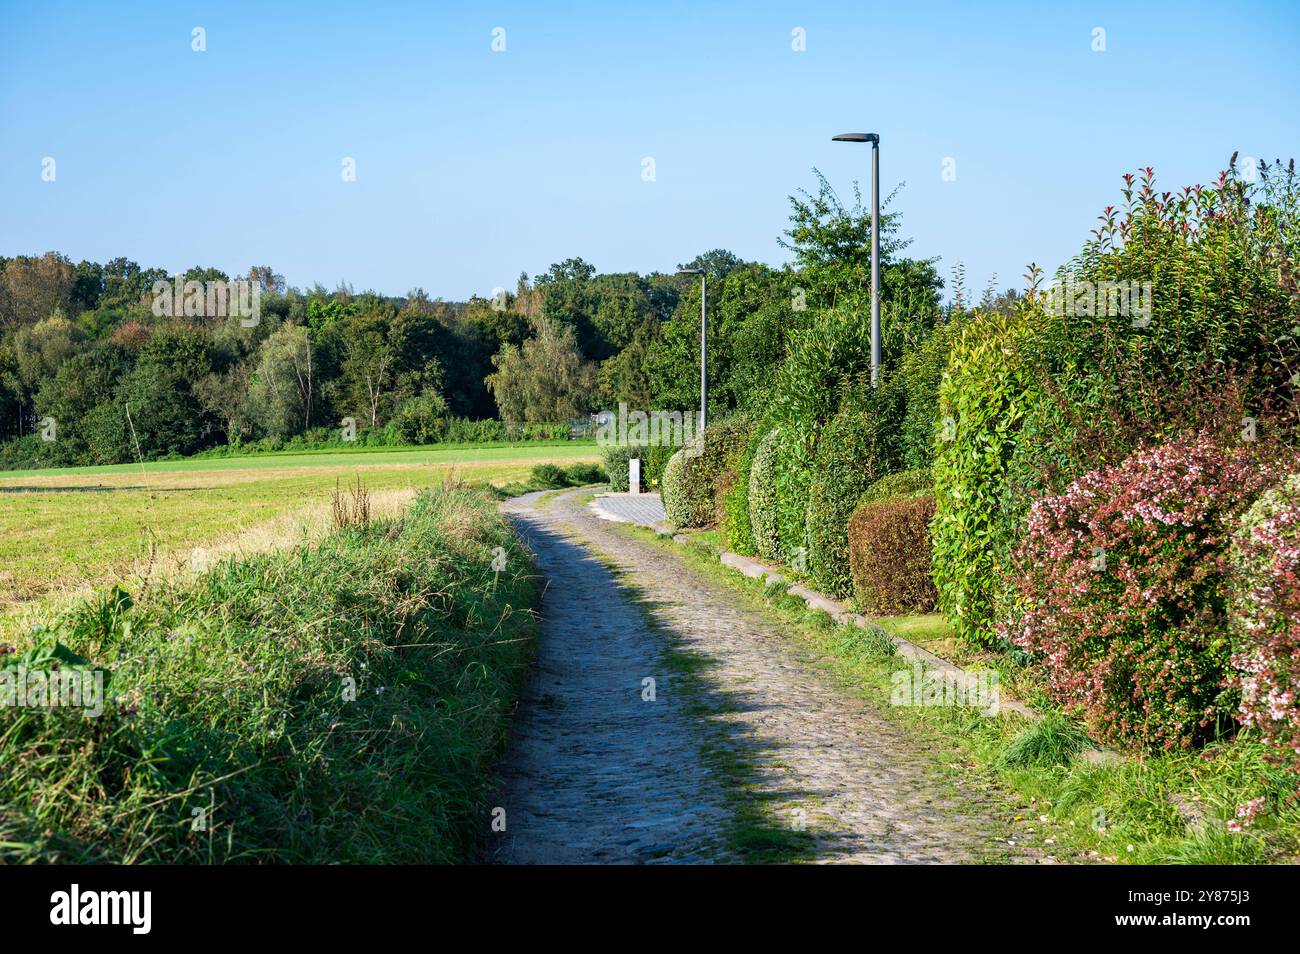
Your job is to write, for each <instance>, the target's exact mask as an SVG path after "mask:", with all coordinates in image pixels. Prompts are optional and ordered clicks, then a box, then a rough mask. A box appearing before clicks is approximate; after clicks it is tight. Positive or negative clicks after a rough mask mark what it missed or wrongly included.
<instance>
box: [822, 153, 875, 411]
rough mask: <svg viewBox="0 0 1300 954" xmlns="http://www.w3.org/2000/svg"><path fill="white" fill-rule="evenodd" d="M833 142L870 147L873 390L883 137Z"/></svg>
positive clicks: (873, 380)
mask: <svg viewBox="0 0 1300 954" xmlns="http://www.w3.org/2000/svg"><path fill="white" fill-rule="evenodd" d="M831 138H832V141H833V142H869V143H871V386H872V387H873V388H874V387H875V386H876V383H877V381H878V380H879V377H880V136H879V134H877V133H840V134H839V135H838V136H833V137H831Z"/></svg>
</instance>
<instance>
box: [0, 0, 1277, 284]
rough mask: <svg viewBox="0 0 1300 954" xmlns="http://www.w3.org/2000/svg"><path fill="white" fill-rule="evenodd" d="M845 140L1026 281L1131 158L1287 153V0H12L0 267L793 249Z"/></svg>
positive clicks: (853, 159) (961, 256)
mask: <svg viewBox="0 0 1300 954" xmlns="http://www.w3.org/2000/svg"><path fill="white" fill-rule="evenodd" d="M195 27H202V28H203V29H204V30H205V31H206V46H207V49H206V51H205V52H195V51H194V50H192V48H191V47H192V31H193V29H194V28H195ZM497 27H500V28H503V29H504V31H505V33H504V39H505V50H504V51H503V52H494V51H493V49H492V44H493V29H494V28H497ZM1098 27H1100V28H1102V29H1104V31H1105V50H1104V52H1095V51H1094V49H1093V46H1094V43H1095V41H1094V28H1098ZM796 28H802V30H803V31H805V33H804V35H805V36H806V50H804V51H803V52H796V51H795V50H794V49H792V45H793V40H792V31H794V30H795V29H796ZM846 131H876V132H879V133H880V134H881V137H882V146H881V156H882V181H883V186H884V188H885V189H886V190H888V189H889V188H891V187H892V186H893V185H896V184H898V183H899V182H902V181H905V182H906V186H905V188H904V189H903V190H902V192H901V193H900V195H899V198H898V199H897V202H896V206H895V207H896V208H897V209H898V210H899V211H901V212H902V214H903V233H904V234H905V235H908V236H910V237H912V238H913V239H914V240H915V244H914V245H913V247H912V250H911V251H912V253H913V254H917V255H925V256H940V257H941V259H942V261H941V263H940V266H939V267H940V270H941V273H942V274H944V275H945V277H946V276H947V275H948V272H949V269H950V268H951V266H952V265H953V264H954V263H956V262H958V261H962V262H964V263H965V264H966V266H967V271H968V282H969V284H970V285H971V287H972V288H973V289H976V290H977V289H978V288H980V287H982V286H983V284H984V283H985V281H987V279H988V278H989V276H990V275H991V274H992V273H995V272H996V273H997V274H998V275H999V277H1000V280H999V285H1017V286H1018V285H1020V284H1021V281H1020V275H1021V274H1022V272H1023V271H1024V265H1025V264H1026V263H1027V262H1029V261H1031V260H1033V261H1037V262H1038V263H1039V264H1041V265H1044V266H1046V267H1048V268H1052V267H1055V265H1057V264H1059V263H1060V262H1061V261H1063V260H1065V259H1067V258H1069V256H1070V255H1071V254H1072V253H1073V252H1074V251H1075V250H1076V249H1077V248H1078V246H1079V245H1080V244H1081V242H1082V240H1083V239H1084V238H1085V237H1086V234H1087V231H1088V229H1090V228H1091V227H1092V226H1093V224H1094V221H1093V219H1094V216H1095V215H1096V214H1097V213H1098V212H1099V211H1100V209H1101V208H1102V207H1103V206H1105V205H1106V204H1108V203H1116V202H1118V199H1119V186H1120V175H1121V173H1123V172H1125V171H1126V170H1132V169H1135V168H1137V167H1139V166H1142V165H1152V166H1155V167H1156V170H1157V173H1158V176H1159V181H1160V183H1161V184H1162V185H1164V186H1165V187H1167V188H1171V189H1172V188H1175V187H1180V186H1182V185H1187V184H1192V183H1195V182H1206V181H1208V180H1210V179H1212V178H1213V177H1214V176H1215V174H1216V173H1217V171H1218V170H1219V169H1220V168H1222V167H1223V165H1224V164H1225V163H1226V161H1227V159H1228V156H1229V155H1230V154H1231V153H1232V151H1233V150H1234V149H1240V150H1241V152H1242V154H1243V155H1249V156H1258V157H1261V158H1273V157H1277V156H1282V157H1291V156H1296V155H1297V154H1300V3H1297V2H1296V0H1288V2H1262V3H1258V2H1257V3H1251V4H1227V3H1200V2H1188V3H1174V2H1170V3H1163V2H1162V3H1140V2H1131V0H1130V2H1123V3H1108V2H1089V3H1055V2H1043V3H1025V4H1011V3H1004V4H999V3H972V2H943V3H939V2H935V3H926V2H892V3H875V2H866V0H856V2H841V3H832V2H781V3H772V2H753V0H748V2H735V3H691V2H680V3H679V2H669V0H665V2H658V3H653V2H652V3H594V2H575V3H551V2H538V0H534V2H527V3H513V2H511V3H505V2H497V3H469V2H465V3H438V2H418V3H417V2H412V3H403V2H385V0H371V2H368V3H335V2H329V0H314V2H303V3H273V2H258V3H243V2H226V3H217V2H209V3H191V2H157V3H107V2H100V0H95V2H78V3H73V2H57V0H51V2H42V3H28V2H17V0H0V254H6V255H13V254H18V253H40V252H44V251H46V250H50V249H57V250H59V251H61V252H63V253H65V254H67V255H69V256H70V257H71V258H73V259H74V260H79V259H81V258H90V259H94V260H98V261H106V260H107V259H109V258H112V257H115V256H118V255H125V256H127V257H129V258H133V259H135V260H137V261H139V262H140V263H141V264H145V265H158V266H162V267H165V268H168V269H171V270H177V269H184V268H187V267H189V266H191V265H196V264H202V265H215V266H217V267H220V268H222V269H224V270H226V271H228V272H230V273H232V274H234V273H237V272H242V271H244V270H245V269H246V268H247V267H248V266H249V265H251V264H254V263H258V264H269V265H272V266H273V267H274V268H276V270H278V271H280V272H282V273H284V275H285V276H286V278H287V279H288V280H289V282H290V284H294V285H298V286H306V285H310V284H311V283H313V282H315V281H320V282H321V283H323V284H325V285H327V286H329V287H331V288H332V287H334V286H335V285H336V284H337V283H338V282H339V281H340V280H343V279H346V280H347V281H348V282H350V283H351V284H352V285H353V286H354V287H355V288H356V289H357V290H358V291H359V290H363V289H367V288H373V289H375V290H378V291H382V292H385V293H388V294H403V293H405V292H406V291H407V290H408V289H410V288H412V287H415V286H421V287H423V288H425V289H426V290H427V291H428V292H429V293H430V294H431V295H434V296H439V295H440V296H442V297H444V298H448V299H463V298H465V297H468V296H469V295H470V294H471V293H474V292H478V293H480V294H489V293H490V292H491V290H492V288H493V287H496V286H505V287H510V288H513V286H514V282H515V279H516V278H517V277H518V275H519V272H520V271H525V270H526V271H527V272H528V273H529V274H536V273H538V272H540V271H543V270H545V269H546V268H547V267H548V266H549V265H550V264H551V263H552V262H555V261H559V260H561V259H564V258H567V257H570V256H575V255H577V256H582V257H583V258H585V259H587V260H588V261H590V262H592V263H593V264H594V265H595V266H596V267H597V268H598V269H599V270H600V271H605V272H608V271H625V270H635V271H641V272H648V271H653V270H656V269H657V270H661V271H662V270H668V269H671V268H674V267H675V266H676V265H677V264H678V263H679V262H684V261H687V260H689V259H690V258H692V257H693V256H694V255H696V254H697V253H699V252H701V251H704V250H706V249H710V248H715V247H724V248H729V249H731V250H732V251H734V252H736V253H737V254H739V255H741V256H742V257H744V258H748V259H758V260H761V261H767V262H770V263H773V264H777V263H780V262H782V261H784V260H785V256H784V254H783V252H782V250H781V249H780V248H779V247H778V246H777V245H776V237H777V235H778V234H779V233H780V232H781V231H782V229H783V228H784V227H785V223H786V218H787V214H788V203H787V200H786V196H787V195H788V194H789V193H790V192H791V191H793V190H794V189H795V188H797V187H800V186H804V187H808V186H810V185H811V183H812V181H813V180H812V172H811V170H812V167H813V166H817V167H819V168H820V169H822V171H823V172H825V173H826V174H827V175H828V176H829V178H830V179H831V181H832V183H833V184H834V185H835V186H836V187H837V188H838V189H840V190H841V192H842V193H844V194H847V193H848V190H849V187H850V184H851V182H852V180H853V179H854V178H859V179H861V180H862V182H863V185H864V187H865V186H867V185H868V183H869V176H868V168H869V158H870V150H869V148H868V147H866V146H857V145H847V144H842V143H832V142H831V141H830V137H831V136H832V135H833V134H835V133H839V132H846ZM46 157H53V158H54V159H55V163H56V165H55V167H54V168H55V180H54V181H53V182H47V181H43V179H42V169H43V166H42V161H43V160H44V159H45V158H46ZM345 157H351V158H352V159H354V160H355V163H356V181H355V182H345V181H343V176H342V163H343V160H344V158H345ZM647 157H648V158H652V159H653V160H654V173H655V179H654V181H652V182H648V181H644V179H643V168H644V166H643V160H644V159H646V158H647ZM947 158H951V159H953V160H955V171H956V178H955V180H953V181H945V180H944V178H943V175H942V173H943V170H944V160H945V159H947ZM949 168H953V167H952V166H950V167H949Z"/></svg>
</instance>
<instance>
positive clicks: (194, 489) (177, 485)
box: [0, 444, 596, 633]
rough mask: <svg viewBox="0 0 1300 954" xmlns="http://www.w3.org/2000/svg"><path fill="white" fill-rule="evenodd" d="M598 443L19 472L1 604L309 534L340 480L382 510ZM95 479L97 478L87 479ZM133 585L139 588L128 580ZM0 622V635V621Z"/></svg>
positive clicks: (1, 513) (6, 502)
mask: <svg viewBox="0 0 1300 954" xmlns="http://www.w3.org/2000/svg"><path fill="white" fill-rule="evenodd" d="M595 451H596V448H595V447H594V445H579V444H566V445H555V446H521V445H511V446H507V447H497V448H487V449H479V450H476V449H469V448H442V447H437V448H431V449H428V450H421V451H380V452H369V453H358V452H353V451H351V450H344V451H336V452H316V453H312V454H299V455H275V456H265V457H257V458H241V459H214V460H186V461H166V462H158V463H153V464H148V465H146V468H145V472H144V473H141V471H140V469H139V468H138V467H136V468H132V467H112V468H77V469H73V470H63V471H54V472H44V471H22V472H18V475H17V476H13V475H10V476H6V477H0V609H3V608H4V607H6V606H9V607H10V608H11V614H12V608H13V604H19V603H23V602H26V601H31V600H37V599H42V598H58V597H60V596H62V594H64V593H65V592H67V593H69V595H71V596H82V595H85V594H86V593H87V592H88V590H89V588H91V587H93V586H95V585H103V584H107V583H109V582H112V581H116V580H124V579H125V580H132V579H133V578H135V577H146V578H147V577H151V576H153V575H157V574H159V573H164V572H170V571H171V570H173V569H175V568H176V567H177V566H181V567H184V566H188V565H189V564H190V562H191V555H192V552H193V550H194V548H196V547H203V548H207V549H212V550H213V551H214V553H215V554H216V555H218V556H219V555H221V554H222V553H224V552H239V553H248V552H258V551H260V550H264V549H268V548H273V547H276V546H282V545H286V544H292V543H295V542H297V541H298V540H300V539H301V538H302V537H303V536H304V534H306V535H307V536H309V537H310V536H312V535H315V534H317V533H318V532H319V530H320V528H321V527H322V526H324V525H325V524H327V523H328V520H329V513H330V499H331V497H332V495H333V492H334V489H335V486H336V484H337V483H348V482H350V481H352V480H355V479H356V478H361V479H362V480H363V481H364V482H365V485H366V487H367V488H368V489H369V490H370V491H371V493H372V494H373V495H374V496H375V498H376V504H377V505H380V506H386V510H385V512H388V513H394V512H397V511H399V510H400V509H401V508H402V507H403V506H405V505H406V504H407V503H409V501H410V500H411V499H412V498H413V497H414V496H415V494H416V493H417V492H418V491H419V490H421V489H423V488H425V487H430V486H436V485H438V484H440V483H442V482H443V481H445V480H447V479H448V478H450V477H456V478H459V479H463V480H471V481H475V482H481V483H493V484H507V483H510V482H511V481H519V480H525V479H527V478H528V476H529V474H530V473H531V471H532V469H533V468H534V467H536V466H537V465H541V464H564V465H567V466H569V467H573V466H575V465H578V464H580V463H583V462H594V461H595V460H596V454H595ZM91 478H93V479H91ZM133 585H134V584H133ZM6 625H7V624H6V623H5V621H4V620H3V619H0V633H3V632H4V631H5V628H6Z"/></svg>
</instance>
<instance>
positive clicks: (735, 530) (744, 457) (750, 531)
mask: <svg viewBox="0 0 1300 954" xmlns="http://www.w3.org/2000/svg"><path fill="white" fill-rule="evenodd" d="M767 427H768V425H767V424H766V423H760V424H757V425H755V427H754V428H753V429H752V430H751V431H750V433H749V439H748V440H747V441H746V442H745V446H744V447H743V448H742V449H741V450H740V451H739V452H738V453H737V454H736V456H735V459H734V462H733V464H732V470H733V471H734V474H735V478H734V479H733V480H732V482H731V486H730V487H729V488H727V489H725V490H724V491H723V505H722V513H721V525H720V526H719V528H718V529H719V530H721V531H722V543H723V546H724V547H725V548H726V549H728V550H731V551H732V552H733V553H741V554H744V555H745V556H757V555H758V550H757V548H756V545H755V543H754V528H753V526H752V524H751V523H750V520H749V481H750V474H751V472H752V470H753V466H754V457H755V455H756V454H757V453H758V447H759V444H760V443H762V441H763V438H764V437H766V436H767ZM720 489H721V488H720Z"/></svg>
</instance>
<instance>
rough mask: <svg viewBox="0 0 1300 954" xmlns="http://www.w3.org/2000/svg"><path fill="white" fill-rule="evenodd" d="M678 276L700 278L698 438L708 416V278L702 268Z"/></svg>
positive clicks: (682, 270)
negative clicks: (697, 276)
mask: <svg viewBox="0 0 1300 954" xmlns="http://www.w3.org/2000/svg"><path fill="white" fill-rule="evenodd" d="M677 274H678V275H699V276H700V438H701V440H702V439H703V437H704V427H705V424H706V422H707V419H708V414H709V410H708V409H709V372H708V367H707V361H708V355H709V319H708V312H707V311H706V310H705V306H706V303H707V301H708V291H709V290H708V286H707V282H708V278H707V276H706V275H705V272H704V269H702V268H679V269H678V270H677Z"/></svg>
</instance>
